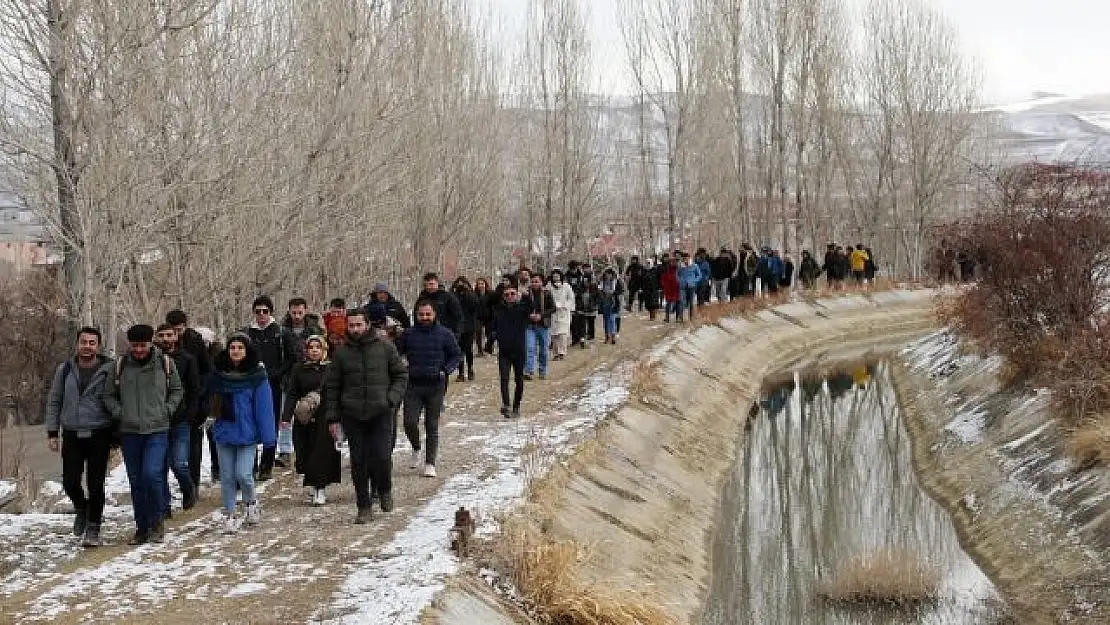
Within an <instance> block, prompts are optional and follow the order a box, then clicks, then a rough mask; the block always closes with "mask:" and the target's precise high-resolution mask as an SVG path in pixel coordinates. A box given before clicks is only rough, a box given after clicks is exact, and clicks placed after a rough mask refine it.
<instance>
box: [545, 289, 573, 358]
mask: <svg viewBox="0 0 1110 625" xmlns="http://www.w3.org/2000/svg"><path fill="white" fill-rule="evenodd" d="M547 288H548V290H550V291H551V299H552V300H554V302H555V314H554V315H552V316H551V342H552V344H553V345H554V346H555V356H554V360H562V359H564V358H566V357H567V347H569V345H570V322H571V320H572V319H573V318H574V289H573V288H571V286H570V285H569V284H567V283H566V282H565V281H564V280H563V272H562V271H559V270H558V269H556V270H554V271H552V272H551V281H550V282H549V283H548V285H547Z"/></svg>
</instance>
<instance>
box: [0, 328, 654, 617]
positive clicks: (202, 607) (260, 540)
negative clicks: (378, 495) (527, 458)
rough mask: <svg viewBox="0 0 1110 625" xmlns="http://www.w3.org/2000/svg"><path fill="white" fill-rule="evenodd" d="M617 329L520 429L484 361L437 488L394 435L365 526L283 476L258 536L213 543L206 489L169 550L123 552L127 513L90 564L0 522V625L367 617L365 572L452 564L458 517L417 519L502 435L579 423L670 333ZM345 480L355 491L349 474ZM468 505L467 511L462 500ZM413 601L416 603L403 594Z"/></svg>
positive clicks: (350, 502) (345, 492)
mask: <svg viewBox="0 0 1110 625" xmlns="http://www.w3.org/2000/svg"><path fill="white" fill-rule="evenodd" d="M623 321H624V327H623V328H622V329H623V332H622V335H621V340H620V342H619V343H618V344H617V345H615V346H611V345H601V344H598V345H594V346H592V347H590V348H589V349H585V350H583V349H580V348H572V349H571V353H570V355H569V357H568V358H567V360H565V361H562V362H556V363H553V364H552V366H551V373H550V375H549V377H548V379H547V380H546V381H542V382H541V381H535V382H529V383H527V386H526V391H525V401H524V406H523V410H522V412H523V414H524V417H523V419H521V420H520V421H519V422H509V421H506V420H505V419H503V418H502V417H501V416H500V414H499V407H500V395H499V392H498V387H497V379H496V378H497V367H496V358H493V357H486V358H482V359H479V360H477V366H476V369H477V380H476V381H474V382H465V383H459V382H457V381H454V380H452V382H451V384H450V389H449V393H448V403H447V408H446V411H445V414H444V417H443V423H442V425H441V435H440V438H441V443H440V462H439V465H438V469H439V477H438V478H436V479H428V478H424V477H421V476H419V474H418V470H414V469H410V468H409V467H408V458H409V445H408V443H407V441H406V439H405V437H404V434H403V433H401V434H399V439H398V443H397V451H396V452H395V455H394V497H395V500H396V506H397V507H396V510H395V511H394V512H392V513H391V514H381V513H377V515H376V516H375V519H374V521H373V522H372V524H370V525H368V526H355V525H353V524H352V521H353V519H354V514H355V505H354V492H353V489H352V488H351V487H350V484H349V482H345V483H344V484H342V485H341V486H340V487H332V488H329V492H328V498H329V501H328V505H326V506H324V507H318V508H314V507H311V506H309V505H307V504H306V503H305V502H304V496H303V494H302V492H301V489H300V488H299V480H295V479H294V476H293V475H292V473H291V471H290V470H278V472H276V473H275V479H274V480H273V481H271V482H270V483H268V484H266V485H265V489H264V492H263V494H262V495H261V497H260V499H261V501H262V504H263V511H264V521H263V523H262V525H261V526H260V527H257V528H254V529H249V530H244V531H243V532H241V533H240V534H238V535H235V536H224V535H222V534H221V533H220V532H219V523H218V516H217V515H218V513H217V512H216V510H217V508H218V507H219V505H220V493H219V487H218V485H210V484H207V485H205V488H204V489H203V491H202V497H201V501H200V504H199V505H198V506H197V508H195V509H194V510H191V511H189V512H188V513H183V512H181V511H180V510H177V511H175V515H174V518H173V520H172V521H171V522H170V524H169V531H168V533H167V538H166V542H165V544H163V545H146V546H142V547H138V548H135V547H128V546H127V545H126V539H127V537H128V536H129V535H130V533H131V531H132V529H133V528H132V526H131V524H130V519H129V518H128V517H127V516H126V514H127V509H126V508H122V509H119V510H110V511H109V518H108V521H107V522H106V527H105V530H106V533H107V539H108V540H109V541H110V543H111V544H110V545H108V546H105V547H103V548H100V549H96V550H88V551H82V550H80V549H79V548H78V547H77V546H76V541H75V539H73V538H72V537H70V536H68V535H67V534H66V529H67V527H68V525H69V524H70V523H71V518H72V517H66V516H59V515H36V516H35V517H34V518H30V517H28V518H25V519H14V518H7V519H5V518H4V517H0V546H2V547H3V552H4V553H7V554H12V553H17V552H18V553H20V554H22V555H21V556H20V557H19V558H16V559H15V560H11V562H9V564H8V565H7V566H6V567H3V566H0V593H2V596H0V614H3V615H4V622H33V621H52V622H55V623H75V624H76V623H109V622H110V623H131V622H135V623H140V622H141V623H182V624H184V623H188V624H190V625H192V624H195V623H199V622H204V623H248V622H249V623H295V622H305V621H309V620H314V619H322V620H327V619H340V618H342V617H343V616H344V615H346V614H349V613H351V612H354V611H355V610H358V609H366V607H365V605H362V604H365V603H367V601H365V600H364V597H363V596H362V595H360V594H359V592H360V591H358V590H357V589H358V587H359V586H360V584H361V585H362V586H365V585H366V584H367V583H370V582H373V580H369V582H368V581H367V580H361V581H359V580H358V571H359V570H360V569H362V568H367V569H372V570H375V571H379V573H376V574H377V575H397V576H398V577H399V578H403V577H404V576H405V575H408V576H410V577H412V576H415V575H417V574H418V573H416V572H413V571H412V570H410V571H409V572H407V573H406V572H405V571H391V570H390V568H389V565H390V563H391V562H393V561H400V560H402V559H403V556H405V553H404V552H406V551H408V550H410V549H411V550H415V551H417V552H419V553H424V552H425V551H426V552H427V554H428V558H429V560H435V561H436V562H438V561H440V559H441V558H443V557H446V556H441V555H440V553H441V552H442V553H443V554H446V553H447V541H446V538H447V530H448V528H449V526H450V522H445V523H444V524H438V523H437V522H436V521H438V519H439V517H440V516H441V517H442V519H448V518H450V516H451V514H452V513H453V512H454V509H453V508H450V509H444V510H442V511H438V512H436V514H432V515H431V516H429V512H428V511H427V510H424V511H423V512H421V511H422V509H424V508H426V507H427V504H428V502H434V501H438V499H437V497H443V496H444V495H445V494H449V493H444V492H443V491H444V489H445V488H446V489H450V488H456V487H457V488H460V489H461V488H463V487H464V486H466V485H468V484H471V483H474V482H477V481H480V480H482V479H484V478H486V477H488V476H490V475H493V474H494V473H496V472H497V471H499V470H502V467H501V465H500V464H499V459H498V458H496V457H493V456H491V455H490V450H491V449H492V448H493V446H494V441H496V440H497V439H498V437H500V436H503V435H504V434H505V432H506V431H508V430H513V431H514V432H520V431H525V430H527V429H529V428H536V429H537V430H538V429H540V428H543V427H549V428H550V427H555V426H558V425H560V424H561V423H562V422H563V421H567V420H570V419H573V418H577V416H579V415H577V413H575V412H574V410H573V409H572V408H571V407H569V404H568V401H567V398H573V397H576V396H577V397H580V398H581V397H582V394H583V392H587V393H591V394H595V395H596V394H604V392H605V390H606V389H605V388H603V387H604V378H599V379H600V380H602V381H601V382H600V383H598V382H596V381H595V382H594V383H593V386H591V387H589V388H585V387H584V384H585V383H586V382H587V381H588V378H590V377H591V376H598V375H606V374H607V372H612V371H613V370H615V368H616V367H617V366H618V365H620V363H623V362H627V361H630V360H632V359H634V358H636V357H638V356H639V355H640V354H641V353H642V352H643V351H644V350H645V349H647V348H649V347H651V346H652V345H654V344H655V343H656V342H657V341H658V339H659V337H660V336H661V335H662V334H663V333H664V331H665V330H666V329H667V326H664V324H662V323H657V322H653V323H648V322H647V320H646V315H644V316H641V315H632V316H627V315H626V317H625V318H624V320H623ZM599 325H600V319H599ZM599 384H600V386H599ZM584 388H585V391H584ZM507 449H511V448H507ZM344 478H345V480H349V473H348V468H347V467H346V463H345V466H344ZM460 498H461V499H462V500H463V501H465V493H464V494H463V495H461V496H460ZM479 507H480V505H479ZM433 512H435V511H433ZM439 513H441V514H439ZM437 514H438V515H439V516H436V515H437ZM420 515H423V516H420ZM429 519H431V520H429ZM420 524H424V525H429V527H427V528H424V529H423V530H421V531H423V533H422V534H418V535H420V536H427V537H428V538H427V541H430V542H431V543H434V544H420V545H418V544H413V545H403V544H401V545H398V544H392V543H393V541H394V539H395V538H397V537H398V536H401V537H406V536H410V535H412V532H413V531H414V527H415V526H418V525H420ZM417 529H420V528H417ZM387 548H388V549H387ZM420 550H424V551H420ZM34 554H38V555H37V556H35V555H34ZM410 555H411V554H410ZM36 557H37V559H36ZM13 562H14V563H16V564H12V563H13ZM424 568H429V567H424ZM431 568H433V569H434V568H435V567H431ZM381 571H384V572H381ZM447 572H449V571H447ZM432 573H434V571H432ZM432 573H429V575H431V574H432ZM419 574H420V575H423V574H424V572H423V571H421V572H420V573H419ZM429 579H430V578H429ZM417 581H420V580H417ZM418 585H419V584H418ZM427 587H428V589H429V592H428V596H427V597H422V596H408V597H405V596H399V597H393V598H391V599H390V601H392V603H390V601H385V602H384V604H383V605H380V606H379V608H378V609H380V610H382V612H381V614H380V617H381V618H380V620H378V619H377V618H375V619H373V620H374V621H376V622H391V621H392V620H393V619H394V618H398V615H399V614H402V613H404V614H408V613H409V612H410V611H411V610H413V609H415V608H416V606H413V605H408V604H407V603H406V602H408V603H411V602H413V601H422V600H424V599H430V595H431V594H432V593H433V590H435V589H436V588H437V587H436V586H435V585H434V584H432V583H431V582H429V584H428V585H427ZM413 594H415V595H420V593H409V595H413ZM417 611H418V610H417ZM9 619H10V620H9ZM352 621H354V622H369V621H366V620H365V619H362V620H361V621H359V620H358V619H354V618H352Z"/></svg>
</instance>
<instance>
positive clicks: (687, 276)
mask: <svg viewBox="0 0 1110 625" xmlns="http://www.w3.org/2000/svg"><path fill="white" fill-rule="evenodd" d="M679 253H680V254H682V262H681V263H679V265H678V290H679V310H688V311H690V319H693V318H694V301H695V300H696V298H697V294H698V285H699V284H701V281H702V274H701V268H700V267H698V265H697V264H696V263H695V262H694V260H693V259H692V258H690V255H689V254H687V253H686V252H679Z"/></svg>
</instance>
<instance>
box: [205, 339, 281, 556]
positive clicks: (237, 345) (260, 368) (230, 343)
mask: <svg viewBox="0 0 1110 625" xmlns="http://www.w3.org/2000/svg"><path fill="white" fill-rule="evenodd" d="M209 395H210V396H211V402H210V404H209V405H210V406H211V410H212V415H213V416H214V417H215V423H213V425H212V436H213V438H215V439H216V449H217V451H218V452H219V457H220V489H221V491H222V494H223V504H224V531H225V532H226V533H230V534H233V533H235V532H237V531H238V530H239V527H240V521H239V519H236V518H235V496H236V494H237V493H238V492H239V491H242V493H243V504H244V506H245V507H246V515H245V520H246V522H247V525H257V524H258V523H260V522H261V521H262V511H261V509H260V508H259V506H258V499H257V497H256V495H255V490H254V454H255V449H256V448H257V447H258V445H259V443H261V444H262V445H263V446H270V447H275V446H276V445H277V431H276V428H275V427H274V422H275V419H274V399H273V392H272V391H271V390H270V381H269V378H268V377H267V374H266V367H265V366H264V365H263V364H262V361H261V360H260V359H259V357H258V351H257V350H256V349H255V347H254V345H253V344H252V343H251V340H250V338H249V337H248V336H247V335H246V334H242V333H236V334H233V335H231V337H230V338H228V340H227V349H225V350H224V351H223V352H222V353H221V354H220V355H219V356H218V357H217V358H216V362H215V372H214V373H213V375H212V377H211V379H210V386H209Z"/></svg>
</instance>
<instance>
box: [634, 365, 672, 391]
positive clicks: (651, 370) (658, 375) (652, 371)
mask: <svg viewBox="0 0 1110 625" xmlns="http://www.w3.org/2000/svg"><path fill="white" fill-rule="evenodd" d="M661 368H662V363H660V362H659V361H655V362H648V361H646V360H641V361H640V362H638V363H636V368H635V369H633V370H632V381H631V382H630V383H629V385H628V392H629V394H630V395H632V396H633V397H638V398H643V397H648V396H652V395H660V394H662V393H663V391H664V390H666V389H665V387H664V386H663V374H662V372H661V371H660V369H661Z"/></svg>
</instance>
